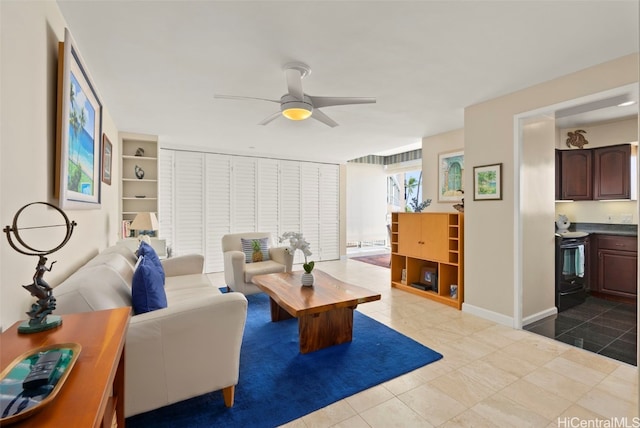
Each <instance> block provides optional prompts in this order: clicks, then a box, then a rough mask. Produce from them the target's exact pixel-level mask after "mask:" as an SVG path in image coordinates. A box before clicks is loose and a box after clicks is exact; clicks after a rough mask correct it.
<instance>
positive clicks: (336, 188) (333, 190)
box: [318, 165, 340, 260]
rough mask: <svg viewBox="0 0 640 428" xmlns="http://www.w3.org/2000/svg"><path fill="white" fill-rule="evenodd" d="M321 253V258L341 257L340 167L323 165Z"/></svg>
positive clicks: (321, 175) (320, 185) (320, 212)
mask: <svg viewBox="0 0 640 428" xmlns="http://www.w3.org/2000/svg"><path fill="white" fill-rule="evenodd" d="M318 200H319V207H318V213H319V219H320V221H319V225H320V239H319V241H318V245H319V255H320V258H321V260H335V259H338V258H340V218H339V217H340V169H339V167H338V165H321V166H320V182H319V192H318Z"/></svg>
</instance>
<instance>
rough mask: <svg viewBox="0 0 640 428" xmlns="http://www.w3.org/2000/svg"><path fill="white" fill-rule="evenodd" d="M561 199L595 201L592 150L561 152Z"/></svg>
mask: <svg viewBox="0 0 640 428" xmlns="http://www.w3.org/2000/svg"><path fill="white" fill-rule="evenodd" d="M560 168H561V169H560V171H561V172H560V177H561V180H562V183H561V194H560V196H561V198H560V199H573V200H574V201H587V200H591V199H593V171H592V169H593V154H592V152H591V150H587V149H582V150H561V151H560Z"/></svg>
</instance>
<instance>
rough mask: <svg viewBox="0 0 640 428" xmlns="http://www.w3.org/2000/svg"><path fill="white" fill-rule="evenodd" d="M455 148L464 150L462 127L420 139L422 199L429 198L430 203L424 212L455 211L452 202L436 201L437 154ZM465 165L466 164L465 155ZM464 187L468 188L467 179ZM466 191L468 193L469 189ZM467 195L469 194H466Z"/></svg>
mask: <svg viewBox="0 0 640 428" xmlns="http://www.w3.org/2000/svg"><path fill="white" fill-rule="evenodd" d="M455 150H464V129H457V130H455V131H450V132H445V133H443V134H438V135H433V136H431V137H424V138H423V139H422V190H423V194H424V199H431V205H429V206H428V207H427V208H426V209H425V212H457V211H456V209H455V208H453V205H455V203H454V202H438V174H439V171H438V169H439V166H438V154H440V153H444V152H451V151H455ZM465 155H466V154H465ZM465 165H467V161H466V156H465ZM465 180H466V177H465ZM464 188H465V191H467V189H469V188H470V186H469V182H468V181H465V183H464ZM467 192H469V193H470V191H467ZM469 197H471V195H468V196H467V198H469ZM465 201H466V199H465Z"/></svg>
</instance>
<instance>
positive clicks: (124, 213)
mask: <svg viewBox="0 0 640 428" xmlns="http://www.w3.org/2000/svg"><path fill="white" fill-rule="evenodd" d="M119 137H120V147H121V151H120V153H122V155H121V161H122V163H121V170H120V171H121V175H122V176H121V185H120V213H121V220H123V221H124V220H128V221H133V219H134V218H135V216H136V214H138V213H139V212H152V213H154V214H156V216H157V214H158V138H157V137H156V136H154V135H144V134H129V133H120V136H119ZM138 149H142V150H143V151H144V154H142V155H139V156H137V155H136V152H137V151H138ZM136 165H137V166H139V167H140V168H142V170H143V171H144V177H143V178H138V177H137V176H136ZM122 238H127V236H123V237H122Z"/></svg>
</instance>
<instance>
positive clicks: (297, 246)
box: [278, 232, 315, 287]
mask: <svg viewBox="0 0 640 428" xmlns="http://www.w3.org/2000/svg"><path fill="white" fill-rule="evenodd" d="M287 239H288V240H289V246H288V247H287V251H289V254H291V255H293V254H294V253H295V252H296V250H300V251H302V254H304V263H303V264H302V268H303V269H304V273H303V274H302V285H304V286H306V287H310V286H312V285H313V274H312V273H311V271H313V267H314V265H315V263H314V262H313V261H308V260H307V257H309V256H310V255H311V254H312V253H311V250H310V249H309V247H310V245H309V243H308V242H307V240H306V239H304V236H303V235H302V233H298V232H285V233H283V234H282V236H281V237H280V238H278V241H279V242H282V241H285V240H287Z"/></svg>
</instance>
